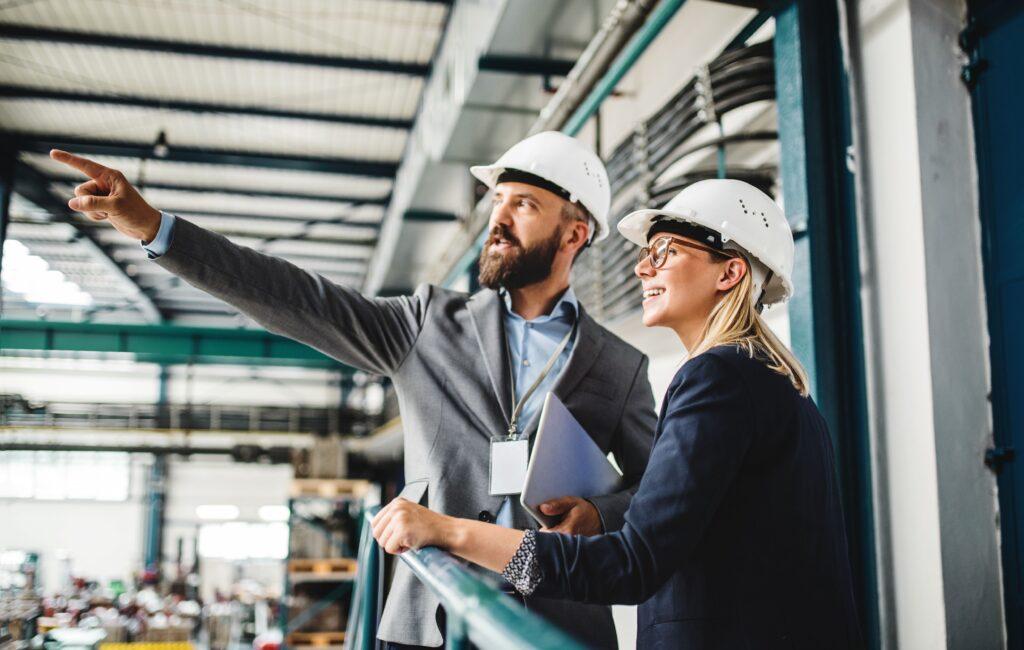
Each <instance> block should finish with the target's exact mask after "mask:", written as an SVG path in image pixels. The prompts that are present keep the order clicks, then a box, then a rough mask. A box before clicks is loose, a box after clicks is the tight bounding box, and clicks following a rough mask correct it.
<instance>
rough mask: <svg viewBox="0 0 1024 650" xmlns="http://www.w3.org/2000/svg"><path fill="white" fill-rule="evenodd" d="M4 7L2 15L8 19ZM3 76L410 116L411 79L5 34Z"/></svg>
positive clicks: (42, 84)
mask: <svg viewBox="0 0 1024 650" xmlns="http://www.w3.org/2000/svg"><path fill="white" fill-rule="evenodd" d="M2 15H3V14H2V12H0V17H2ZM0 81H2V82H3V83H4V84H16V85H19V86H27V87H32V88H61V89H69V90H75V91H78V92H88V93H102V94H111V95H115V96H117V95H130V96H141V97H148V98H152V99H178V100H191V101H203V102H216V103H226V104H232V105H238V106H265V107H268V108H281V109H292V110H303V111H325V112H333V113H339V114H345V113H352V114H358V115H380V116H386V117H406V118H408V117H412V114H413V112H414V110H415V108H416V102H417V100H418V98H419V95H420V91H421V90H422V88H423V80H422V79H421V78H418V77H413V76H402V75H394V74H385V73H380V72H369V71H363V70H347V69H343V68H329V67H321V66H310V65H294V64H281V63H267V62H263V61H246V60H229V59H214V58H209V57H201V56H188V55H174V54H166V53H162V52H138V51H129V50H121V49H104V48H98V47H90V46H85V45H72V44H66V43H47V42H43V41H15V40H10V39H4V38H0Z"/></svg>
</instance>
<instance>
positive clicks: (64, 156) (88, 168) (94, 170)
mask: <svg viewBox="0 0 1024 650" xmlns="http://www.w3.org/2000/svg"><path fill="white" fill-rule="evenodd" d="M50 158H53V159H54V160H56V161H57V162H61V163H64V164H65V165H68V166H70V167H74V168H75V169H77V170H78V171H80V172H82V173H83V174H85V175H86V176H88V177H89V178H93V179H99V178H100V177H101V176H103V174H104V173H105V172H108V171H110V169H108V168H107V167H104V166H103V165H101V164H99V163H98V162H95V161H92V160H89V159H88V158H82V157H81V156H76V155H75V154H73V153H68V152H67V151H63V150H61V149H50Z"/></svg>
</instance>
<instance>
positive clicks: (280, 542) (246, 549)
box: [199, 521, 288, 560]
mask: <svg viewBox="0 0 1024 650" xmlns="http://www.w3.org/2000/svg"><path fill="white" fill-rule="evenodd" d="M199 555H200V556H201V557H207V558H221V559H225V560H256V559H271V560H283V559H284V558H285V557H287V555H288V524H283V523H271V524H255V523H252V524H250V523H245V522H241V521H230V522H225V523H222V524H203V525H202V526H200V527H199Z"/></svg>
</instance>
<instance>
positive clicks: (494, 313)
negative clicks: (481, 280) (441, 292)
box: [467, 289, 512, 436]
mask: <svg viewBox="0 0 1024 650" xmlns="http://www.w3.org/2000/svg"><path fill="white" fill-rule="evenodd" d="M500 300H501V298H500V296H498V292H497V291H493V290H490V289H485V290H483V291H480V292H478V293H476V294H474V295H473V296H472V297H471V298H470V299H469V301H468V302H467V307H468V309H469V320H470V322H471V323H472V324H473V330H474V333H475V334H476V340H477V344H478V345H479V346H480V353H481V357H482V358H483V361H484V367H485V368H486V369H487V376H488V378H489V379H490V380H491V388H492V390H493V391H494V398H495V400H496V403H497V405H498V407H499V412H500V416H501V420H502V422H503V425H502V428H501V429H500V430H498V431H492V432H490V435H492V436H493V435H498V434H501V433H505V427H506V426H507V423H508V418H509V417H510V416H511V414H512V404H511V401H512V383H511V379H510V378H509V373H510V369H509V367H508V352H507V345H508V343H507V341H506V340H505V325H504V323H503V322H502V309H503V308H502V305H501V303H500V302H499V301H500ZM492 403H494V402H492Z"/></svg>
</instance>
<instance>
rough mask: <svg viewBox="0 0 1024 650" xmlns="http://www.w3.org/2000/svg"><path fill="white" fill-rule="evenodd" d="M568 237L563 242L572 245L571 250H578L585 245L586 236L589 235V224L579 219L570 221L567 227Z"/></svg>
mask: <svg viewBox="0 0 1024 650" xmlns="http://www.w3.org/2000/svg"><path fill="white" fill-rule="evenodd" d="M568 234H569V237H568V238H567V239H566V240H565V243H566V244H567V245H569V246H572V249H573V251H574V252H575V251H578V250H580V249H581V248H583V247H584V246H586V245H587V237H588V236H589V235H590V225H589V224H587V223H586V222H584V221H581V220H579V219H577V220H575V221H573V222H572V226H571V227H570V228H569V233H568Z"/></svg>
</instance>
